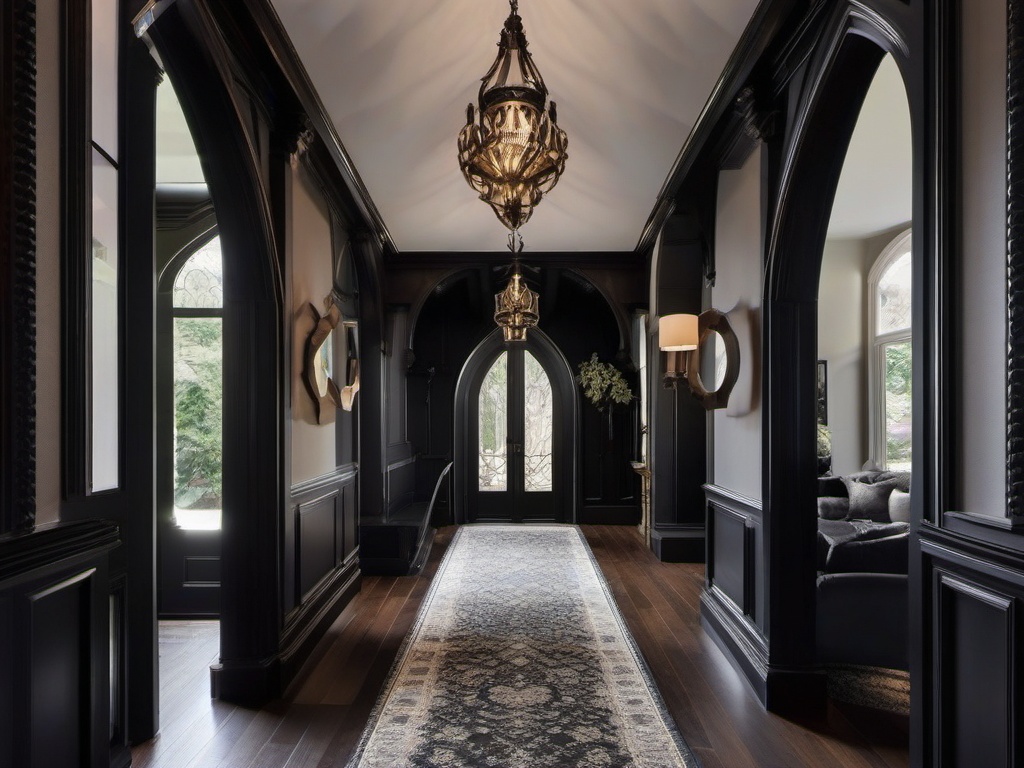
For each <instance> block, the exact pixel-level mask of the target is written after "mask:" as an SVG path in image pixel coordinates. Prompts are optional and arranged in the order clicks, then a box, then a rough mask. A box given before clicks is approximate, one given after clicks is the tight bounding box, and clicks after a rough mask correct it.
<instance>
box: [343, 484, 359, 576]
mask: <svg viewBox="0 0 1024 768" xmlns="http://www.w3.org/2000/svg"><path fill="white" fill-rule="evenodd" d="M341 493H342V499H343V503H342V507H341V516H342V519H341V526H340V527H341V529H342V530H343V531H344V538H343V540H344V545H343V548H342V550H341V552H342V558H341V559H342V561H343V562H348V561H349V560H350V559H351V558H352V556H353V555H355V554H356V552H357V551H358V549H359V532H358V522H359V512H358V510H357V508H356V484H355V483H349V484H348V485H346V486H345V487H344V488H343V489H342V491H341Z"/></svg>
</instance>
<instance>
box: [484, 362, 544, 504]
mask: <svg viewBox="0 0 1024 768" xmlns="http://www.w3.org/2000/svg"><path fill="white" fill-rule="evenodd" d="M483 369H484V370H485V373H484V374H483V375H482V376H481V378H480V379H479V380H478V381H479V382H480V383H479V384H478V385H477V386H478V387H479V388H478V389H476V391H475V392H471V393H470V394H469V398H470V411H471V412H472V414H473V415H472V419H473V422H472V427H471V433H470V435H469V440H470V444H471V445H475V450H476V455H475V456H470V457H469V462H470V463H471V466H470V467H467V470H468V471H469V472H470V474H471V477H472V475H473V473H475V479H471V480H470V483H469V489H470V494H469V498H468V502H469V506H470V512H469V515H468V518H469V519H470V520H471V521H473V522H484V521H486V522H527V521H537V522H542V521H554V520H556V519H559V515H561V514H563V510H561V509H559V508H558V503H557V501H556V495H557V493H556V487H555V486H556V485H557V483H556V481H555V478H556V477H557V476H558V474H557V473H558V471H559V468H558V457H559V455H560V454H559V448H558V445H557V440H556V439H555V435H556V432H557V425H558V424H559V423H560V422H559V421H558V410H557V408H556V405H555V390H554V387H553V385H552V382H551V380H550V378H549V376H548V373H547V371H546V370H545V369H544V365H543V364H542V363H541V360H540V359H538V357H537V356H536V355H534V354H533V353H532V352H530V351H528V350H527V349H524V347H523V346H522V345H513V346H511V347H509V348H508V349H505V350H502V351H500V352H498V353H497V357H495V358H494V360H493V362H491V363H490V364H489V365H488V364H487V363H484V365H483Z"/></svg>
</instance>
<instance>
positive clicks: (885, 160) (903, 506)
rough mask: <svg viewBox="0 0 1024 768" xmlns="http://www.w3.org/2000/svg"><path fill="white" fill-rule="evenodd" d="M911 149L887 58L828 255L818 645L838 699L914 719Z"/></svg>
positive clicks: (820, 322) (820, 383) (868, 100)
mask: <svg viewBox="0 0 1024 768" xmlns="http://www.w3.org/2000/svg"><path fill="white" fill-rule="evenodd" d="M912 149H913V141H912V134H911V120H910V110H909V106H908V100H907V91H906V88H905V85H904V82H903V77H902V76H901V74H900V70H899V67H898V66H897V64H896V61H895V60H894V59H893V57H892V56H891V55H886V56H885V57H884V58H883V59H882V61H881V63H880V64H879V66H878V70H877V72H876V74H875V76H874V79H873V80H872V81H871V84H870V87H869V88H868V91H867V94H866V96H865V98H864V102H863V105H862V106H861V109H860V112H859V115H858V117H857V123H856V126H855V127H854V129H853V133H852V136H851V139H850V143H849V147H848V149H847V151H846V154H845V159H844V163H843V167H842V171H841V173H840V176H839V181H838V185H837V187H836V195H835V200H834V203H833V205H832V209H831V215H830V219H829V225H828V231H827V236H826V239H825V243H824V247H823V249H822V258H821V271H820V277H819V283H818V296H817V369H816V370H817V381H816V388H815V417H816V430H817V432H816V435H817V457H818V476H819V480H818V493H817V508H818V543H819V550H818V562H817V577H816V582H815V595H816V600H817V605H816V609H817V618H816V650H817V657H818V660H819V662H820V663H822V664H824V665H825V666H826V670H827V675H828V678H829V683H830V692H831V694H832V695H833V697H837V698H839V699H840V700H851V699H856V700H859V701H867V702H868V703H869V704H870V705H871V706H874V707H876V708H881V707H887V708H889V709H892V710H898V711H899V712H900V713H902V714H904V715H906V714H909V707H910V692H909V682H910V681H909V673H908V671H907V670H908V650H909V649H908V642H909V641H908V621H909V619H908V603H907V598H908V575H907V567H908V555H909V523H910V496H909V492H910V477H911V460H912V448H913V446H912V434H911V424H912V417H913V413H912V404H913V398H912V387H913V380H912V360H913V333H912V330H913V329H912V311H911V308H912V295H913V285H912V275H913V269H912V265H913V250H912V229H911V225H912V219H913V185H914V178H913V152H912ZM869 668H870V671H869ZM879 687H881V688H882V689H884V690H885V691H886V692H887V696H885V697H883V696H882V695H880V694H879V693H878V690H879Z"/></svg>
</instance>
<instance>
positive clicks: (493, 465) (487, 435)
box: [478, 352, 508, 491]
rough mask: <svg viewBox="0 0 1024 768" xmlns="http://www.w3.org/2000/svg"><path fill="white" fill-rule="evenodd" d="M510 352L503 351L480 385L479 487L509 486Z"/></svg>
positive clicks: (502, 487)
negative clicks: (507, 441) (507, 436)
mask: <svg viewBox="0 0 1024 768" xmlns="http://www.w3.org/2000/svg"><path fill="white" fill-rule="evenodd" d="M507 382H508V353H507V352H502V353H501V355H500V356H499V357H498V359H497V360H495V361H494V364H493V365H492V366H491V369H490V370H489V371H488V372H487V375H486V376H484V382H483V384H482V385H481V386H480V399H479V412H480V437H479V441H480V444H479V446H478V448H479V457H480V458H479V478H480V479H479V488H480V490H481V491H505V490H508V455H507V445H506V442H505V439H506V435H507V433H508V390H507Z"/></svg>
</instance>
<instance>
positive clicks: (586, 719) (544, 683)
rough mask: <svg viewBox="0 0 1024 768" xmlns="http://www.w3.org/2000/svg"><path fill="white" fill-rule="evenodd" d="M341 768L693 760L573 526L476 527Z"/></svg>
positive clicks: (464, 531) (565, 767) (464, 537)
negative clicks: (345, 763)
mask: <svg viewBox="0 0 1024 768" xmlns="http://www.w3.org/2000/svg"><path fill="white" fill-rule="evenodd" d="M349 765H350V766H351V767H352V768H354V767H355V766H359V768H400V767H401V766H415V767H416V768H427V767H428V766H429V767H430V768H434V767H435V766H436V767H437V768H455V766H459V767H460V768H463V767H465V766H473V767H476V766H496V767H497V766H500V768H541V767H542V766H550V767H552V768H554V767H555V766H557V767H558V768H569V767H573V768H575V767H577V766H578V767H580V768H589V766H600V767H601V768H626V767H627V766H629V767H630V768H634V767H635V768H641V767H643V768H675V767H676V766H685V768H692V767H695V766H697V765H698V763H697V760H696V759H695V757H694V756H693V754H692V753H691V752H690V750H689V749H688V748H687V747H686V745H685V744H684V743H683V740H682V738H681V737H680V736H679V734H678V732H677V731H676V728H675V724H674V723H673V722H672V719H671V717H670V716H669V715H668V713H667V711H666V710H665V707H664V704H663V702H662V700H661V697H660V695H659V694H658V691H657V689H656V688H655V687H654V683H653V681H652V679H651V676H650V674H649V672H648V670H647V667H646V665H645V664H644V662H643V659H642V658H641V656H640V653H639V651H638V650H637V648H636V645H635V643H634V641H633V638H632V637H631V636H630V634H629V631H628V630H627V629H626V625H625V622H624V621H623V620H622V617H621V616H620V615H619V612H618V609H617V608H616V607H615V603H614V602H613V600H612V598H611V595H610V593H609V591H608V587H607V585H606V584H605V581H604V579H603V577H602V576H601V575H600V573H599V571H598V569H597V564H596V563H595V561H594V558H593V555H592V554H591V552H590V548H589V547H588V546H587V543H586V540H585V539H584V538H583V534H582V533H581V532H580V530H579V529H578V528H576V527H573V526H558V525H530V526H525V525H477V526H465V527H463V528H461V529H460V530H459V531H458V532H457V533H456V535H455V538H454V539H453V541H452V544H451V546H450V548H449V550H448V552H447V554H446V555H445V558H444V560H443V562H442V563H441V567H440V568H439V570H438V572H437V575H436V576H435V577H434V581H433V584H432V586H431V588H430V593H429V594H428V595H427V597H426V599H425V600H424V603H423V605H422V607H421V608H420V614H419V616H418V618H417V620H416V623H415V625H414V626H413V628H412V630H411V632H410V633H409V636H408V637H407V638H406V640H405V644H404V645H403V647H402V649H401V650H400V651H399V654H398V658H397V659H396V661H395V665H394V668H393V669H392V672H391V678H390V680H389V681H388V683H387V685H386V686H385V689H384V692H383V693H382V694H381V698H380V701H378V703H377V706H376V708H375V710H374V713H373V715H372V716H371V718H370V722H369V724H368V725H367V727H366V731H365V732H364V734H363V738H362V740H361V742H360V745H359V748H358V749H357V750H356V754H355V756H354V757H353V759H352V761H351V762H350V763H349Z"/></svg>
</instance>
